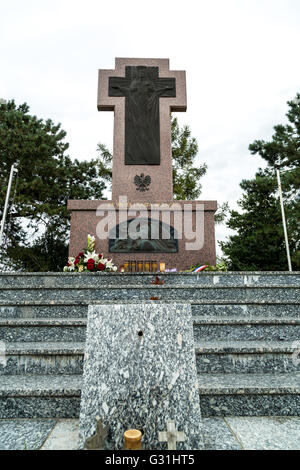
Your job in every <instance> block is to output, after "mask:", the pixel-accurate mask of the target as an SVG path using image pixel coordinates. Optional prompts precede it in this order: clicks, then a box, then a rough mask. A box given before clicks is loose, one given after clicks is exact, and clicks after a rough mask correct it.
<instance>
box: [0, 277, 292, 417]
mask: <svg viewBox="0 0 300 470" xmlns="http://www.w3.org/2000/svg"><path fill="white" fill-rule="evenodd" d="M160 278H161V279H164V280H165V284H164V285H162V286H155V285H152V284H150V283H151V281H152V280H153V279H154V276H153V275H152V274H150V275H146V274H142V275H141V274H131V273H125V274H116V273H104V274H103V273H101V274H98V273H95V274H88V275H86V274H74V273H72V274H69V273H59V274H55V273H46V274H41V273H30V274H23V273H17V274H11V273H8V274H7V273H5V274H1V273H0V342H1V341H2V342H4V343H5V345H6V360H7V366H6V367H4V366H3V364H2V363H1V361H0V375H1V380H0V417H3V418H5V417H7V418H9V417H20V418H22V417H31V418H34V417H45V418H46V417H56V418H62V417H65V418H69V417H70V418H71V417H78V415H79V406H80V391H81V384H82V370H83V357H84V347H85V331H86V322H87V319H86V317H87V311H88V305H90V304H99V303H105V304H114V303H120V302H122V303H123V304H124V303H125V304H126V303H128V304H130V303H139V302H141V301H145V302H147V303H148V302H149V303H150V302H151V301H150V300H149V299H150V297H152V296H153V297H158V298H159V300H158V302H166V301H167V302H170V303H172V302H174V301H175V302H177V303H180V302H187V301H188V302H190V303H191V308H192V314H193V321H194V334H195V351H196V361H197V370H198V374H199V394H200V400H201V407H202V413H203V415H204V416H223V415H227V416H228V415H237V416H238V415H244V416H246V415H249V416H261V415H265V416H272V415H276V414H277V415H299V414H300V404H299V397H300V393H299V392H300V391H299V387H300V377H299V372H300V365H299V364H298V362H297V361H295V358H298V359H300V357H298V356H297V351H298V350H299V349H300V345H299V342H300V331H299V329H300V295H299V294H300V290H299V287H300V273H205V274H204V273H200V274H190V273H183V274H181V273H175V274H174V273H166V274H164V275H160ZM0 359H1V357H0Z"/></svg>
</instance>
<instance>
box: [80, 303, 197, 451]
mask: <svg viewBox="0 0 300 470" xmlns="http://www.w3.org/2000/svg"><path fill="white" fill-rule="evenodd" d="M127 429H137V430H140V431H141V432H142V434H143V439H142V445H143V448H144V449H148V450H155V449H161V450H164V449H165V450H167V449H169V450H174V449H177V450H184V449H185V450H188V449H189V450H196V449H202V448H203V442H202V433H201V413H200V406H199V393H198V386H197V371H196V358H195V348H194V337H193V322H192V314H191V306H190V305H189V304H183V303H169V304H164V303H153V302H148V303H141V304H128V305H116V304H114V305H94V306H90V307H89V314H88V326H87V337H86V350H85V358H84V373H83V389H82V395H81V410H80V437H79V448H81V449H84V448H85V449H91V448H97V449H109V450H118V449H122V448H123V434H124V432H125V431H126V430H127ZM93 445H94V446H96V447H92V446H93Z"/></svg>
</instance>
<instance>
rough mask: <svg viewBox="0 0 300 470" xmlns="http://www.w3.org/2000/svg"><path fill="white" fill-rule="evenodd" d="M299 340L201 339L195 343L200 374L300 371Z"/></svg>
mask: <svg viewBox="0 0 300 470" xmlns="http://www.w3.org/2000/svg"><path fill="white" fill-rule="evenodd" d="M298 351H299V344H298V345H297V343H295V342H292V341H231V340H230V341H201V342H197V343H196V344H195V352H196V364H197V370H198V373H199V374H233V373H236V374H251V373H269V374H270V373H274V374H278V373H286V372H297V371H298V372H300V362H299V361H297V359H298V356H297V352H298Z"/></svg>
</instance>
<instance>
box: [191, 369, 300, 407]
mask: <svg viewBox="0 0 300 470" xmlns="http://www.w3.org/2000/svg"><path fill="white" fill-rule="evenodd" d="M198 385H199V395H200V405H201V410H202V415H203V416H262V413H263V416H276V415H277V416H299V415H300V372H292V373H287V374H235V373H234V374H200V375H198Z"/></svg>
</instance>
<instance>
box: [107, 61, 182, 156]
mask: <svg viewBox="0 0 300 470" xmlns="http://www.w3.org/2000/svg"><path fill="white" fill-rule="evenodd" d="M158 72H159V68H158V67H146V66H126V67H125V77H109V82H108V83H109V86H108V95H109V96H113V97H121V96H125V164H126V165H159V164H160V120H159V98H175V97H176V80H175V78H159V76H158Z"/></svg>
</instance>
